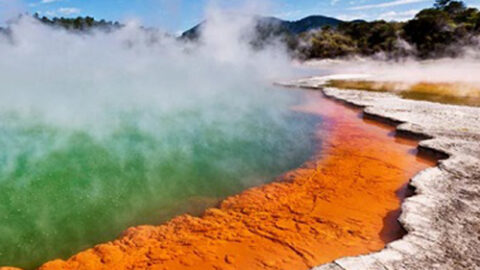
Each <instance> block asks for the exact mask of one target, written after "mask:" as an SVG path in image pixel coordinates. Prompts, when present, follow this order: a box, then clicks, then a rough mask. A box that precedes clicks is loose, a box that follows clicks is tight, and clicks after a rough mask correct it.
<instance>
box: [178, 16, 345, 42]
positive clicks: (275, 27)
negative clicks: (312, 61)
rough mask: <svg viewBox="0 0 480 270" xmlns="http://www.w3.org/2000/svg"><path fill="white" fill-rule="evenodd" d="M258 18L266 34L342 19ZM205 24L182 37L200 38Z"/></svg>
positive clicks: (293, 32)
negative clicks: (296, 19) (292, 19)
mask: <svg viewBox="0 0 480 270" xmlns="http://www.w3.org/2000/svg"><path fill="white" fill-rule="evenodd" d="M255 20H256V26H255V27H256V28H257V30H259V31H263V32H265V34H266V35H270V34H276V35H279V34H290V35H298V34H300V33H304V32H307V31H310V30H316V29H321V28H322V27H325V26H330V27H336V26H338V25H339V24H340V23H342V21H341V20H338V19H335V18H331V17H326V16H321V15H315V16H309V17H306V18H303V19H301V20H298V21H285V20H281V19H278V18H275V17H261V16H257V17H255ZM204 25H205V22H202V23H200V24H197V25H196V26H194V27H193V28H191V29H189V30H187V31H185V32H184V33H183V34H182V38H184V39H190V40H196V39H198V37H199V35H200V33H201V30H202V27H203V26H204Z"/></svg>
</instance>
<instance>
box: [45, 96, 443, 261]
mask: <svg viewBox="0 0 480 270" xmlns="http://www.w3.org/2000/svg"><path fill="white" fill-rule="evenodd" d="M306 94H307V95H308V97H309V99H308V103H307V104H304V105H302V106H299V107H297V108H294V109H295V110H298V111H303V112H305V113H313V114H317V115H321V116H322V117H323V119H324V123H323V124H322V125H321V127H319V128H318V132H317V136H318V139H320V140H321V141H322V143H321V147H319V149H318V150H319V151H317V154H316V155H315V156H314V157H313V158H312V159H311V161H309V162H307V163H306V164H305V165H304V166H302V167H301V168H299V169H296V170H293V171H290V172H288V173H286V174H285V175H283V176H281V177H280V178H279V179H278V180H279V181H276V182H274V183H271V184H267V185H264V186H261V187H256V188H252V189H249V190H247V191H245V192H243V193H242V194H240V195H237V196H233V197H230V198H228V199H226V200H224V201H223V202H222V203H221V205H220V206H219V208H212V209H208V210H206V211H205V213H204V214H203V215H202V216H201V217H192V216H188V215H183V216H179V217H177V218H175V219H173V220H171V221H169V222H168V223H166V224H164V225H161V226H139V227H134V228H130V229H128V230H127V231H126V232H125V233H124V235H123V236H121V237H120V238H119V239H118V240H115V241H112V242H109V243H106V244H101V245H98V246H96V247H94V248H92V249H89V250H86V251H83V252H80V253H78V254H77V255H75V256H73V257H71V258H70V259H68V260H66V261H63V260H55V261H51V262H48V263H46V264H45V265H43V266H42V267H40V269H41V270H57V269H85V270H86V269H89V270H92V269H152V270H154V269H155V270H160V269H175V270H177V269H178V270H181V269H192V270H193V269H202V270H210V269H211V270H219V269H224V270H228V269H249V270H254V269H290V270H296V269H298V270H304V269H309V268H310V267H313V266H316V265H319V264H322V263H326V262H329V261H331V260H333V259H336V258H339V257H343V256H350V255H359V254H364V253H368V252H371V251H376V250H380V249H382V248H383V247H384V246H385V244H386V243H387V242H390V241H392V240H395V239H398V238H399V237H401V236H402V233H403V232H402V230H401V228H400V226H399V225H398V223H397V222H396V218H397V216H398V209H399V207H400V203H401V199H402V198H403V197H404V196H405V192H406V183H407V182H408V180H409V179H410V177H412V176H413V175H415V174H416V173H417V172H419V171H420V170H422V169H424V168H427V167H429V166H432V165H434V164H435V161H433V160H428V159H423V158H420V157H418V156H416V155H415V153H416V150H415V147H416V144H417V142H416V141H413V140H409V139H401V138H396V137H393V136H391V133H392V131H393V127H390V126H385V125H382V124H378V123H373V122H372V121H368V120H364V119H362V118H361V117H359V114H360V112H359V110H356V109H351V108H345V106H342V105H340V104H338V103H336V102H333V101H330V100H327V99H325V98H323V97H322V96H321V94H320V93H318V92H310V93H306ZM365 122H367V123H365ZM389 133H390V135H389ZM320 150H321V151H320ZM152 214H154V213H152Z"/></svg>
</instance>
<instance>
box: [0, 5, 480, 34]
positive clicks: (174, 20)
mask: <svg viewBox="0 0 480 270" xmlns="http://www.w3.org/2000/svg"><path fill="white" fill-rule="evenodd" d="M433 2H434V0H275V1H274V0H256V1H255V0H247V1H245V0H101V1H100V0H0V19H1V18H2V17H3V18H5V17H8V15H11V14H15V13H16V12H17V13H18V12H29V13H30V14H33V13H35V12H37V13H39V14H40V15H41V16H48V17H53V16H57V17H60V16H64V17H76V16H87V15H89V16H93V17H95V18H96V19H106V20H113V21H120V22H126V21H129V20H136V21H138V22H139V23H141V24H142V25H145V26H150V27H157V28H161V29H163V30H166V31H169V32H174V33H178V32H181V31H184V30H186V29H189V28H191V27H192V26H194V25H196V24H197V23H199V22H201V21H202V20H203V19H204V17H205V10H207V9H208V8H209V7H212V6H220V7H222V8H225V9H227V10H233V11H235V10H250V11H251V12H252V13H256V14H258V15H268V16H276V17H279V18H281V19H286V20H298V19H301V18H303V17H306V16H309V15H325V16H331V17H336V18H339V19H342V20H354V19H364V20H375V19H385V20H396V21H402V20H407V19H410V18H412V17H413V16H414V15H415V14H416V13H417V12H418V11H419V10H421V9H423V8H427V7H430V6H432V5H433ZM464 2H465V3H467V5H469V6H475V7H478V8H480V0H465V1H464ZM245 7H247V8H245Z"/></svg>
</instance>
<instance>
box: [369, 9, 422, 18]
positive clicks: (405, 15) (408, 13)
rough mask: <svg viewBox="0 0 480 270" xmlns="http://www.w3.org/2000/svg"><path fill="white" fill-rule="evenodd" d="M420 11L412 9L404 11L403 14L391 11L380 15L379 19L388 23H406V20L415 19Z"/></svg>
mask: <svg viewBox="0 0 480 270" xmlns="http://www.w3.org/2000/svg"><path fill="white" fill-rule="evenodd" d="M419 11H420V10H418V9H411V10H407V11H402V12H398V11H389V12H385V13H382V14H380V15H379V16H378V17H379V19H383V20H386V21H406V20H409V19H411V18H413V17H415V15H416V14H417V13H418V12H419Z"/></svg>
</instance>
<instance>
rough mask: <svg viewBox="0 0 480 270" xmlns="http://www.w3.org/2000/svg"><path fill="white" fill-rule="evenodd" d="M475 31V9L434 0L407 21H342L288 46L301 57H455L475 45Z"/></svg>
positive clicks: (478, 25)
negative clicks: (464, 48) (430, 4)
mask: <svg viewBox="0 0 480 270" xmlns="http://www.w3.org/2000/svg"><path fill="white" fill-rule="evenodd" d="M478 34H480V12H479V10H478V9H475V8H468V7H466V6H465V4H464V3H463V2H460V1H454V0H436V2H435V5H434V6H433V7H432V8H429V9H424V10H422V11H420V12H419V13H418V14H417V15H416V16H415V18H413V19H412V20H410V21H408V22H386V21H383V20H380V21H373V22H366V21H352V22H343V23H340V24H339V25H338V27H336V28H332V27H323V28H322V29H320V30H317V31H310V32H308V33H303V34H301V35H299V37H298V38H299V42H297V43H295V44H292V43H291V44H289V45H290V46H289V48H290V49H291V50H292V52H294V54H295V55H296V56H297V57H300V58H302V59H310V58H333V57H341V56H346V55H353V54H356V55H364V56H372V55H376V54H379V53H384V54H385V55H386V56H388V57H393V58H397V57H402V56H406V55H411V56H416V57H419V58H422V59H425V58H434V57H443V56H456V55H458V54H460V53H462V51H461V50H459V49H458V48H459V46H466V45H474V44H475V42H476V40H475V37H476V36H478ZM292 45H293V46H292Z"/></svg>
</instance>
